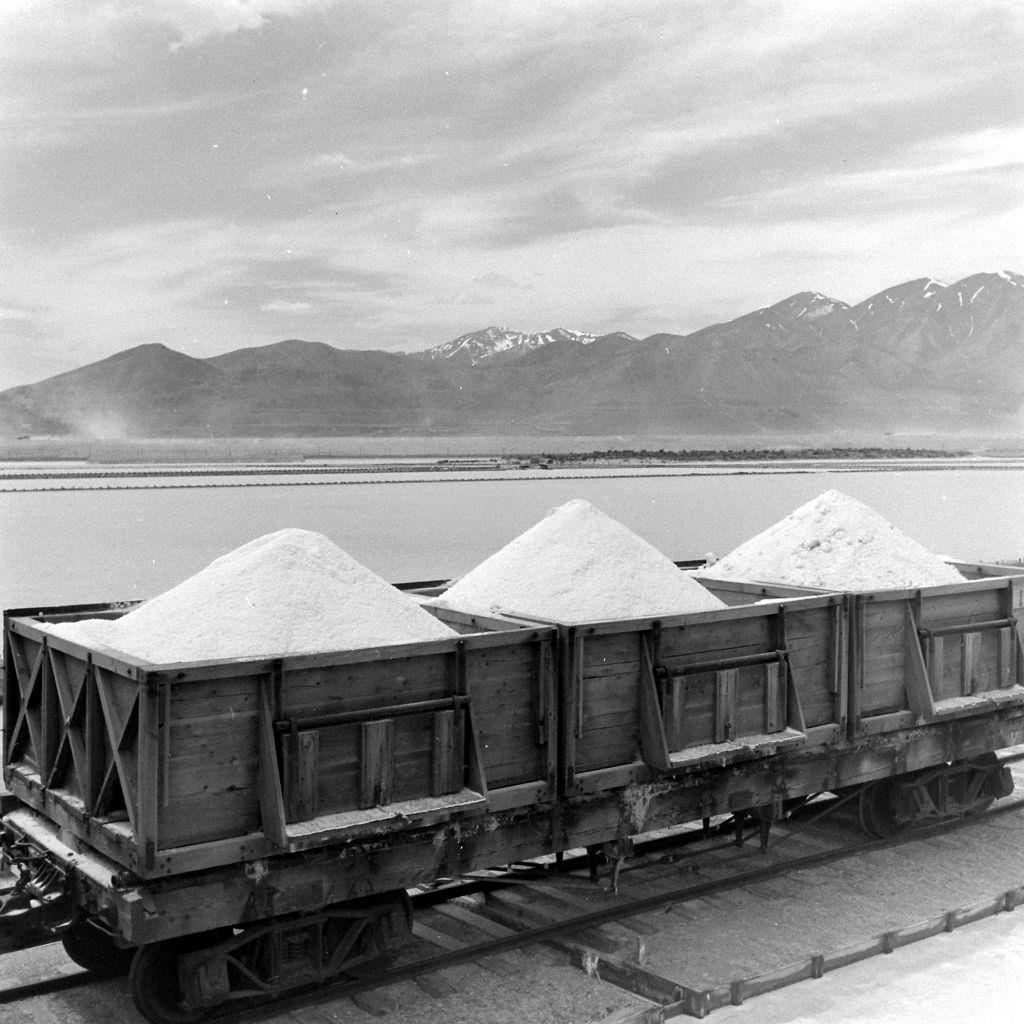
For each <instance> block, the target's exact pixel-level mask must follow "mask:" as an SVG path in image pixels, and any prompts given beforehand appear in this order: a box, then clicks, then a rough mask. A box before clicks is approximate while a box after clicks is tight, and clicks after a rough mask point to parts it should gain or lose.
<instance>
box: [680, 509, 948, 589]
mask: <svg viewBox="0 0 1024 1024" xmlns="http://www.w3.org/2000/svg"><path fill="white" fill-rule="evenodd" d="M699 575H703V574H699ZM706 575H707V576H709V577H714V578H717V579H733V580H756V581H759V582H772V583H784V584H787V585H789V586H796V587H814V588H818V589H822V590H886V589H899V588H905V587H930V586H940V585H942V584H947V583H962V582H963V580H964V578H963V576H961V575H960V573H959V572H957V570H956V569H954V568H953V567H952V566H951V565H948V564H947V563H946V562H944V561H943V560H942V559H941V558H939V557H938V556H937V555H934V554H932V553H931V552H930V551H928V550H927V549H926V548H925V547H923V546H922V545H921V544H919V543H918V542H917V541H916V540H914V539H913V538H912V537H908V536H907V535H906V534H905V533H903V532H902V531H901V530H899V529H898V528H897V527H895V526H894V525H893V524H892V523H890V522H889V521H888V520H887V519H886V518H885V517H884V516H882V515H879V513H877V512H875V511H874V510H873V509H871V508H869V507H868V506H867V505H865V504H864V503H863V502H860V501H857V500H856V499H855V498H851V497H850V496H849V495H846V494H843V493H842V492H841V491H837V490H835V489H832V490H828V491H825V492H824V493H823V494H819V495H818V497H816V498H814V499H812V500H811V501H809V502H807V504H805V505H801V506H800V507H799V508H798V509H796V510H795V511H793V512H791V513H790V514H789V515H788V516H786V517H785V518H784V519H782V520H780V521H779V522H777V523H775V525H774V526H770V527H768V529H767V530H764V531H763V532H762V533H759V534H758V535H757V536H756V537H753V538H751V539H750V540H748V541H746V542H745V543H743V544H741V545H740V546H739V547H737V548H735V549H734V550H733V551H731V552H730V553H729V554H727V555H726V556H725V557H724V558H722V559H720V560H719V561H717V562H715V563H714V565H713V566H711V567H709V569H708V570H707V573H706Z"/></svg>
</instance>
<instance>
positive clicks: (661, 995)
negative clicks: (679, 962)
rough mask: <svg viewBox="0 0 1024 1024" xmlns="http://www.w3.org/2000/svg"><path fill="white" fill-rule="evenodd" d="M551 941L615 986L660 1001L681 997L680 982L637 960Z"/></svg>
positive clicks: (586, 969)
mask: <svg viewBox="0 0 1024 1024" xmlns="http://www.w3.org/2000/svg"><path fill="white" fill-rule="evenodd" d="M554 944H555V945H556V946H559V947H561V948H563V949H565V950H566V951H567V952H568V953H569V955H570V957H571V959H572V963H573V966H575V967H578V968H579V969H580V970H582V971H583V972H584V973H586V974H588V975H590V977H592V978H600V979H601V980H602V981H605V982H608V983H609V984H611V985H615V986H616V987H617V988H621V989H625V990H626V991H627V992H633V993H635V994H636V995H638V996H642V997H643V998H644V999H650V1000H651V1001H652V1002H654V1003H659V1004H661V1005H666V1004H672V1003H678V1002H679V1001H681V1000H682V999H683V997H684V990H683V986H681V985H679V984H677V983H676V982H674V981H671V980H670V979H668V978H664V977H662V976H661V975H660V974H655V973H654V972H653V971H648V970H646V969H645V968H643V967H641V966H640V965H639V964H634V963H629V962H628V961H626V960H622V959H620V958H619V957H616V956H609V955H607V954H601V955H599V954H598V953H596V952H594V951H593V950H590V949H586V948H584V947H582V946H579V945H576V944H575V943H571V942H562V941H560V940H554Z"/></svg>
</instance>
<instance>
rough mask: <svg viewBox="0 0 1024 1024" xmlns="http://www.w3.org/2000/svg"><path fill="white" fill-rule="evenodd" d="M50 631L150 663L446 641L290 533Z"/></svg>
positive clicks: (404, 600)
mask: <svg viewBox="0 0 1024 1024" xmlns="http://www.w3.org/2000/svg"><path fill="white" fill-rule="evenodd" d="M49 629H50V632H52V633H56V634H57V635H58V636H63V637H66V638H67V639H69V640H78V641H80V642H85V643H90V644H93V643H99V644H103V645H104V646H106V647H109V648H113V649H114V650H115V651H120V652H122V653H124V654H128V655H132V656H134V657H137V658H143V659H145V660H146V661H152V662H157V663H166V662H177V661H207V660H214V659H218V658H235V659H238V658H265V657H271V656H277V655H288V654H292V655H294V654H315V653H319V652H325V651H336V650H352V649H356V648H360V647H376V646H378V645H381V644H394V643H405V642H409V641H415V640H436V639H441V638H442V637H448V636H454V635H455V633H454V631H453V630H451V629H449V628H448V627H447V626H445V625H444V624H443V623H441V622H438V620H437V619H436V618H434V616H433V615H431V614H430V613H429V612H427V611H424V610H423V608H421V607H420V606H419V604H417V602H415V601H413V600H411V599H410V598H409V597H407V596H406V595H405V594H403V593H402V592H401V591H399V590H397V589H396V588H395V587H393V586H391V584H389V583H387V582H386V581H385V580H383V579H381V578H380V577H379V576H377V575H376V574H375V573H373V572H371V571H370V570H369V569H367V568H366V567H365V566H364V565H361V564H360V563H359V562H357V561H356V560H355V559H354V558H352V557H351V556H350V555H348V554H346V553H345V552H344V551H342V550H341V548H339V547H338V546H337V545H336V544H334V543H332V542H331V541H330V540H328V539H327V538H326V537H324V536H323V535H322V534H319V533H313V532H311V531H309V530H294V529H291V530H280V531H278V532H277V533H271V534H267V535H266V536H264V537H259V538H257V539H256V540H254V541H251V542H250V543H248V544H243V545H242V546H241V547H240V548H236V549H235V550H234V551H230V552H228V554H226V555H224V556H222V557H221V558H218V559H216V560H215V561H213V562H211V563H210V564H209V565H208V566H207V567H206V568H205V569H202V570H201V571H200V572H198V573H196V574H195V575H194V576H192V577H191V578H189V579H187V580H185V581H184V582H183V583H180V584H179V585H178V586H176V587H174V588H172V589H171V590H168V591H167V592H166V593H164V594H161V595H160V596H159V597H155V598H153V599H152V600H151V601H147V602H146V603H145V604H142V605H140V606H139V607H138V608H136V609H134V610H133V611H131V612H129V613H128V614H126V615H124V616H122V617H121V618H119V619H113V620H102V619H87V620H84V621H81V622H72V623H64V624H58V625H53V626H50V627H49Z"/></svg>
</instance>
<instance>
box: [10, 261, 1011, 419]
mask: <svg viewBox="0 0 1024 1024" xmlns="http://www.w3.org/2000/svg"><path fill="white" fill-rule="evenodd" d="M1022 356H1024V276H1022V275H1020V274H1016V273H1013V272H1010V271H1002V272H996V273H982V274H972V275H970V276H968V277H966V278H963V279H961V280H960V281H957V282H954V283H952V284H944V283H943V282H940V281H937V280H935V279H934V278H917V279H914V280H912V281H906V282H903V283H901V284H898V285H894V286H892V287H891V288H888V289H884V290H882V291H881V292H878V293H876V294H875V295H873V296H869V297H868V298H866V299H864V300H862V301H861V302H859V303H856V304H854V305H849V304H848V303H846V302H843V301H841V300H838V299H835V298H831V297H829V296H827V295H824V294H822V293H820V292H814V291H803V292H797V293H795V294H793V295H790V296H787V297H786V298H784V299H781V300H780V301H778V302H776V303H773V304H772V305H769V306H764V307H762V308H760V309H757V310H753V311H752V312H749V313H744V314H742V315H740V316H738V317H736V318H734V319H732V320H729V321H724V322H722V323H717V324H711V325H709V326H707V327H703V328H701V329H699V330H697V331H692V332H690V333H688V334H672V333H667V332H666V333H659V334H654V335H650V336H648V337H647V338H642V339H638V338H635V337H633V336H632V335H629V334H626V333H624V332H614V333H611V334H605V335H595V334H590V333H587V332H582V331H574V330H568V329H565V328H554V329H552V330H551V331H547V332H540V333H538V334H532V335H531V334H524V333H523V332H517V331H512V330H510V329H508V328H498V327H490V328H484V329H483V330H481V331H477V332H471V333H469V334H465V335H461V336H460V337H459V338H456V339H454V340H453V341H451V342H448V343H445V344H444V345H439V346H434V347H433V348H432V349H428V350H426V351H424V352H417V353H398V352H387V351H382V350H361V349H341V348H335V347H334V346H332V345H329V344H327V343H325V342H307V341H302V340H301V339H297V338H290V339H286V340H284V341H280V342H275V343H272V344H270V345H264V346H256V347H251V348H241V349H236V350H234V351H231V352H226V353H222V354H220V355H217V356H211V357H208V358H205V359H199V358H196V357H192V356H189V355H186V354H184V353H181V352H177V351H176V350H174V349H171V348H169V347H167V346H165V345H160V344H148V345H139V346H135V347H133V348H130V349H126V350H124V351H123V352H120V353H117V354H115V355H113V356H109V357H107V358H106V359H103V360H99V361H98V362H95V363H91V364H88V365H86V366H84V367H80V368H78V369H77V370H70V371H67V372H65V373H62V374H58V375H56V376H54V377H50V378H47V379H46V380H43V381H40V382H38V383H36V384H31V385H21V386H19V387H16V388H11V389H8V390H7V391H4V392H0V432H2V433H5V434H8V435H10V434H25V433H35V434H39V433H47V434H65V435H83V434H84V435H89V436H94V435H96V434H101V435H102V436H110V434H114V435H115V436H137V437H144V436H150V437H164V436H184V437H189V436H202V435H205V436H305V435H318V436H327V435H330V434H353V433H374V432H380V433H412V434H433V433H464V434H465V433H481V434H486V433H491V434H499V435H501V434H512V433H529V432H538V433H571V434H588V433H589V434H616V433H630V434H645V433H709V432H717V433H747V434H749V433H756V432H758V431H779V430H787V431H788V430H796V429H800V430H805V431H821V430H833V429H840V428H847V427H850V426H859V425H863V424H865V423H870V424H871V425H872V426H873V427H876V428H878V429H897V430H903V429H919V428H920V429H934V428H937V427H941V428H942V429H947V428H948V429H965V430H966V429H980V430H985V429H992V430H1010V431H1011V432H1020V431H1021V428H1022V425H1024V369H1022V367H1024V360H1022V358H1021V357H1022Z"/></svg>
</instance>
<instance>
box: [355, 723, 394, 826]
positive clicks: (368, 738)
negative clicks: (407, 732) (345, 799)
mask: <svg viewBox="0 0 1024 1024" xmlns="http://www.w3.org/2000/svg"><path fill="white" fill-rule="evenodd" d="M360 740H361V742H360V765H359V806H360V807H377V806H381V805H383V804H387V803H390V802H391V791H392V789H393V787H394V721H393V720H392V719H380V720H378V721H375V722H363V723H362V725H361V727H360Z"/></svg>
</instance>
